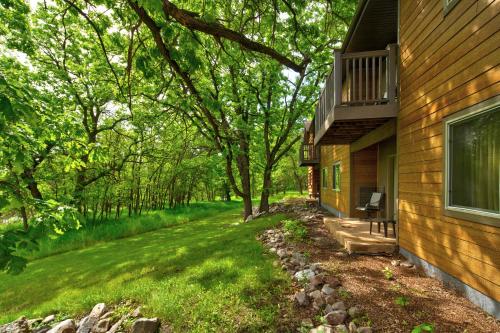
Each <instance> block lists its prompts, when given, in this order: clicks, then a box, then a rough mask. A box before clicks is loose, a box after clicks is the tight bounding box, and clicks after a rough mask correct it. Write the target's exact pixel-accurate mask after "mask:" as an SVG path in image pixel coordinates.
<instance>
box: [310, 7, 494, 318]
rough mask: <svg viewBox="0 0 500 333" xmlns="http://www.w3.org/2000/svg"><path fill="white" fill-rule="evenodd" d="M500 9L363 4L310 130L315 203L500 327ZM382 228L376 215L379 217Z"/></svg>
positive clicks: (311, 183)
mask: <svg viewBox="0 0 500 333" xmlns="http://www.w3.org/2000/svg"><path fill="white" fill-rule="evenodd" d="M499 13H500V0H399V1H398V0H360V3H359V5H358V10H357V13H356V15H355V17H354V19H353V21H352V23H351V26H350V28H349V31H348V33H347V36H346V39H345V41H344V43H343V45H342V48H341V49H339V50H337V51H336V52H335V59H334V61H335V62H334V68H333V71H332V73H331V75H330V76H329V77H328V79H327V81H326V83H325V86H324V89H323V91H322V93H321V97H320V99H319V101H318V103H317V106H316V112H315V115H314V118H313V119H312V120H311V121H310V122H307V123H306V124H305V131H304V142H303V144H302V149H301V151H300V163H301V165H302V166H307V167H308V168H309V193H310V195H311V196H313V197H318V198H319V202H320V204H321V206H322V207H323V208H325V209H327V210H328V211H330V212H331V213H332V214H334V215H335V216H337V217H341V218H356V217H357V218H362V217H363V216H364V215H363V214H364V213H363V212H361V211H358V210H357V209H356V207H359V206H364V205H365V204H366V203H367V202H368V201H369V200H370V193H373V192H380V193H383V194H384V203H383V207H382V209H381V210H380V211H379V214H381V216H382V217H383V218H386V219H391V220H395V221H396V231H397V233H396V242H397V245H398V248H399V251H400V253H401V254H402V255H404V256H405V257H406V258H408V259H409V260H410V261H412V262H414V263H415V264H417V265H419V266H421V267H423V268H424V270H425V271H426V272H427V273H428V274H430V275H432V276H435V277H437V278H440V279H442V280H444V281H445V282H447V283H449V284H452V285H454V287H455V288H458V289H459V290H460V291H462V292H463V293H464V295H466V296H467V297H468V298H469V299H470V300H472V301H473V302H474V303H475V304H477V305H479V306H480V307H482V308H483V309H484V310H485V311H487V312H489V313H491V314H493V315H494V316H496V317H497V318H499V317H500V67H499V64H500V15H499ZM379 216H380V215H379Z"/></svg>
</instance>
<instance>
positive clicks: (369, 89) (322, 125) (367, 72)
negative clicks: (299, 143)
mask: <svg viewBox="0 0 500 333" xmlns="http://www.w3.org/2000/svg"><path fill="white" fill-rule="evenodd" d="M397 76H398V75H397V44H389V45H388V46H387V48H386V49H385V50H377V51H367V52H356V53H341V52H340V51H335V66H334V69H333V72H332V73H331V74H330V76H329V77H328V79H327V81H326V84H325V87H324V89H323V91H322V92H321V95H320V99H319V102H318V104H317V106H316V113H315V117H314V127H315V135H314V144H315V145H317V144H319V143H322V144H349V143H352V142H353V141H355V140H357V139H359V138H360V137H362V136H363V135H365V134H367V133H368V132H370V131H372V130H373V129H375V128H377V127H379V126H380V125H382V124H384V123H385V122H387V121H388V120H390V119H391V118H394V117H396V116H397V111H398V103H397Z"/></svg>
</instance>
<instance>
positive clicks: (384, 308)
mask: <svg viewBox="0 0 500 333" xmlns="http://www.w3.org/2000/svg"><path fill="white" fill-rule="evenodd" d="M306 225H307V228H308V231H309V233H308V235H309V241H308V242H307V243H302V244H296V249H297V250H300V251H303V252H305V253H308V254H309V255H310V261H311V262H320V263H321V264H322V265H321V266H322V268H323V269H324V270H325V271H326V273H327V275H328V276H329V277H336V278H339V279H340V281H341V282H342V286H343V287H344V288H346V289H347V291H348V292H349V293H348V294H347V295H344V296H345V298H344V299H343V301H344V302H345V304H346V306H347V307H350V306H354V305H357V306H359V307H361V308H362V310H363V312H364V313H365V314H366V317H365V318H363V319H364V321H365V322H368V321H369V322H370V324H371V326H372V328H373V329H374V332H411V330H412V329H413V327H415V326H416V325H419V324H422V323H432V324H433V325H434V326H435V329H436V332H445V333H454V332H459V333H476V332H485V333H486V332H487V333H500V321H497V320H495V318H493V317H492V316H490V315H488V314H486V313H485V312H484V311H482V310H481V309H480V308H479V307H477V306H476V305H474V304H472V303H471V302H470V301H469V300H467V299H466V298H464V297H463V296H461V295H460V294H459V293H457V292H455V291H454V290H452V289H450V288H448V287H446V286H445V285H443V283H442V282H440V281H439V280H436V279H434V278H430V277H428V276H426V275H425V273H424V272H423V271H422V270H421V269H419V268H415V267H414V268H405V267H402V266H397V267H394V266H392V265H391V261H392V260H395V259H400V260H401V262H403V261H404V260H405V258H404V257H402V256H401V255H394V256H365V255H348V254H347V253H345V252H344V251H343V249H342V248H341V246H340V245H339V244H338V243H337V242H336V241H334V240H333V239H332V238H331V237H330V234H329V232H328V230H327V229H326V227H325V226H324V224H323V221H322V220H321V219H316V220H312V221H310V222H308V223H307V224H306ZM385 267H389V268H390V270H392V272H393V273H394V277H393V279H392V280H387V279H386V278H385V277H384V274H383V272H382V270H383V269H384V268H385ZM399 296H405V297H406V298H407V300H408V301H409V304H408V305H406V306H404V307H403V306H400V305H397V304H396V303H395V299H396V298H397V297H399ZM296 310H297V311H296V315H297V316H299V317H300V319H306V318H310V319H313V321H314V324H315V325H318V324H320V323H319V322H318V317H317V315H315V314H314V312H312V311H311V310H310V309H304V308H298V306H296ZM295 319H299V318H295Z"/></svg>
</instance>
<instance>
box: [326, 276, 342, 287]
mask: <svg viewBox="0 0 500 333" xmlns="http://www.w3.org/2000/svg"><path fill="white" fill-rule="evenodd" d="M328 284H329V285H330V287H332V288H337V287H340V280H339V279H337V278H330V279H329V281H328Z"/></svg>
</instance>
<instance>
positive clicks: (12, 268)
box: [0, 230, 37, 274]
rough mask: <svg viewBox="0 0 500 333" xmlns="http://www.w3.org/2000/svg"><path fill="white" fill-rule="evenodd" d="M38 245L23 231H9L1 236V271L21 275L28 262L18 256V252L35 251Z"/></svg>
mask: <svg viewBox="0 0 500 333" xmlns="http://www.w3.org/2000/svg"><path fill="white" fill-rule="evenodd" d="M35 249H37V245H36V243H35V242H33V240H32V239H31V238H30V237H29V235H28V233H27V232H25V231H22V230H8V231H6V232H4V233H2V234H0V271H2V270H4V271H6V272H7V273H9V274H19V273H21V272H22V271H23V269H24V268H25V267H26V264H27V260H26V258H24V257H21V256H19V255H16V252H17V251H33V250H35Z"/></svg>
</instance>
